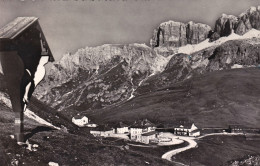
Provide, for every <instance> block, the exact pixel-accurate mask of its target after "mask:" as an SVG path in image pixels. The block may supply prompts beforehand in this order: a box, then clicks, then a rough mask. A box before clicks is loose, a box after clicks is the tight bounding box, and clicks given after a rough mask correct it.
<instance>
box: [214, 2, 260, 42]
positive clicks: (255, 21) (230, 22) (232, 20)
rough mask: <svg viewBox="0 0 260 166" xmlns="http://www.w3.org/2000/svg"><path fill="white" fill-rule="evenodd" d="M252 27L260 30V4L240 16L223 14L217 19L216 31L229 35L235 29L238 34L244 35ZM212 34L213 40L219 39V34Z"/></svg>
mask: <svg viewBox="0 0 260 166" xmlns="http://www.w3.org/2000/svg"><path fill="white" fill-rule="evenodd" d="M252 28H254V29H257V30H260V6H258V7H251V8H249V9H248V10H246V11H245V12H244V13H242V14H240V15H239V16H238V17H236V16H233V15H226V14H222V16H221V17H220V18H219V19H218V20H217V21H216V24H215V29H214V31H215V33H217V34H218V35H219V37H221V36H228V35H230V34H231V32H232V31H234V32H235V33H236V34H238V35H243V34H245V33H246V32H248V31H249V30H251V29H252ZM214 35H215V36H212V37H211V38H212V40H216V39H218V37H216V36H217V35H216V34H214Z"/></svg>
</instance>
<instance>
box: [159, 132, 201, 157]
mask: <svg viewBox="0 0 260 166" xmlns="http://www.w3.org/2000/svg"><path fill="white" fill-rule="evenodd" d="M179 139H181V140H184V141H187V142H188V143H189V144H188V146H185V147H183V148H179V149H174V150H171V151H169V152H166V153H164V154H163V155H162V158H163V159H166V160H169V161H172V160H171V158H172V156H174V155H176V154H178V153H180V152H183V151H186V150H188V149H192V148H196V147H197V142H195V141H194V138H193V137H183V136H179Z"/></svg>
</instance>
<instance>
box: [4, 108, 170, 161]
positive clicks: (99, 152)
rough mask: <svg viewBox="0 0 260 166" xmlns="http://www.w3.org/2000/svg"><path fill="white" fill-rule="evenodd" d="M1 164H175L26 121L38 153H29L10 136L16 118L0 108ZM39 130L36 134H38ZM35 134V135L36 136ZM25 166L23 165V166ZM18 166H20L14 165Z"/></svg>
mask: <svg viewBox="0 0 260 166" xmlns="http://www.w3.org/2000/svg"><path fill="white" fill-rule="evenodd" d="M0 114H1V118H0V165H6V166H8V165H12V164H11V163H15V161H18V163H19V165H25V166H31V165H47V164H48V163H49V162H50V161H53V162H56V163H59V164H60V165H91V166H100V165H146V163H145V162H149V163H150V164H151V165H174V164H173V163H170V162H168V161H163V160H162V159H161V158H160V156H158V157H157V156H149V157H148V156H146V154H145V153H143V152H140V151H136V150H132V149H131V148H130V149H129V150H126V149H121V148H120V147H119V146H116V145H114V144H112V143H110V141H105V140H103V141H101V140H98V139H95V138H93V137H91V136H85V135H79V134H70V133H66V132H63V131H58V130H51V131H50V130H49V128H46V127H45V128H44V127H40V126H41V125H40V124H38V123H36V122H34V121H33V120H30V119H27V118H26V119H25V131H26V134H27V136H30V137H29V142H30V143H31V144H37V145H39V147H38V148H37V151H29V150H28V149H26V148H25V147H22V146H18V145H16V143H15V141H14V140H12V139H11V138H10V136H9V135H11V134H13V133H12V132H13V127H14V123H13V120H14V115H13V113H12V111H11V110H10V109H9V108H7V107H5V106H4V105H1V106H0ZM36 129H38V130H36ZM34 131H36V132H34ZM32 133H33V134H32ZM22 163H23V164H22ZM14 165H16V164H14Z"/></svg>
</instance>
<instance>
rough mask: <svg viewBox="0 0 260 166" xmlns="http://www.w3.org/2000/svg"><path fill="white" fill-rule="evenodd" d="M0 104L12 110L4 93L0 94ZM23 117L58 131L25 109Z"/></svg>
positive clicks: (9, 101)
mask: <svg viewBox="0 0 260 166" xmlns="http://www.w3.org/2000/svg"><path fill="white" fill-rule="evenodd" d="M0 103H3V104H5V105H6V106H7V107H9V108H12V104H11V100H10V99H9V96H8V95H7V94H6V93H3V92H0ZM24 115H25V116H27V117H28V118H30V119H33V120H35V121H36V122H38V123H40V124H43V125H46V126H50V127H53V128H55V129H58V130H60V128H59V127H56V126H54V125H52V124H51V123H49V122H47V121H46V120H44V119H42V118H40V117H39V116H38V115H36V114H35V113H34V112H32V111H31V110H29V109H28V108H26V110H25V112H24Z"/></svg>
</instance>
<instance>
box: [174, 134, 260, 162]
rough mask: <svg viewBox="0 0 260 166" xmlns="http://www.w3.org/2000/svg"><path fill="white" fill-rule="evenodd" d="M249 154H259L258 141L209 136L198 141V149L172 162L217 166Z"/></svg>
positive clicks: (181, 154)
mask: <svg viewBox="0 0 260 166" xmlns="http://www.w3.org/2000/svg"><path fill="white" fill-rule="evenodd" d="M249 154H250V155H254V154H258V155H259V154H260V141H246V139H245V137H243V136H209V137H204V138H203V139H201V140H199V141H198V148H196V149H191V150H188V151H186V152H183V153H180V154H178V155H176V156H175V157H174V158H173V160H174V161H179V162H183V163H185V164H189V162H191V165H194V166H196V165H206V166H217V165H227V164H230V163H229V162H230V161H232V160H235V159H236V160H237V159H241V158H244V157H245V156H246V155H249Z"/></svg>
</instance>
